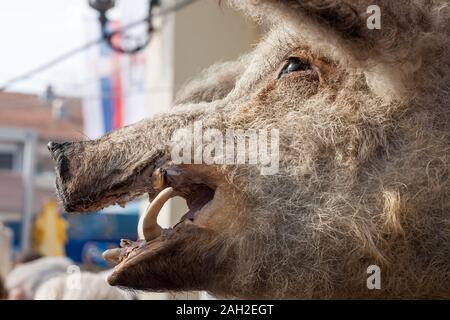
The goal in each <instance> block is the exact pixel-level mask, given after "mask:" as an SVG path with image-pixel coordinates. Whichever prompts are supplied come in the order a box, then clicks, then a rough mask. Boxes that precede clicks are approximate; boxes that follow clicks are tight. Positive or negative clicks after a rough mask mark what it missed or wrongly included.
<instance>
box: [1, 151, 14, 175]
mask: <svg viewBox="0 0 450 320" xmlns="http://www.w3.org/2000/svg"><path fill="white" fill-rule="evenodd" d="M13 169H14V155H13V154H12V153H9V152H0V170H10V171H11V170H13Z"/></svg>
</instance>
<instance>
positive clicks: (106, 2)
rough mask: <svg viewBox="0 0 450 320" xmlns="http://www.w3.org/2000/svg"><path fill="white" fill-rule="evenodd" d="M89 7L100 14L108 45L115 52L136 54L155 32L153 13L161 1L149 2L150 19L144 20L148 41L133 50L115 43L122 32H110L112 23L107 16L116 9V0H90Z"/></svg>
mask: <svg viewBox="0 0 450 320" xmlns="http://www.w3.org/2000/svg"><path fill="white" fill-rule="evenodd" d="M88 2H89V6H90V7H91V8H93V9H95V10H97V11H98V13H99V22H100V27H101V34H102V37H103V39H104V40H105V41H106V42H107V43H108V45H109V46H110V47H111V49H113V50H114V51H117V52H120V53H126V54H132V53H136V52H138V51H140V50H142V49H144V48H145V47H146V46H147V44H148V43H149V42H150V38H151V33H152V32H153V24H152V11H153V9H154V8H155V7H156V6H159V5H160V0H149V4H148V17H147V18H146V19H144V20H143V22H145V21H146V22H147V39H146V40H145V41H144V43H141V44H137V45H135V46H134V47H133V48H124V47H121V46H120V45H118V44H117V43H115V41H113V38H114V37H115V36H116V35H118V34H119V33H121V30H115V31H110V30H108V25H109V23H110V21H109V20H108V17H107V16H106V12H107V11H108V10H109V9H112V8H114V6H115V4H116V1H115V0H88Z"/></svg>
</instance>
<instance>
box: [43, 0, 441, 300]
mask: <svg viewBox="0 0 450 320" xmlns="http://www.w3.org/2000/svg"><path fill="white" fill-rule="evenodd" d="M373 2H374V3H373ZM230 3H231V5H233V6H234V7H236V8H237V9H240V10H243V11H244V12H245V13H247V14H248V15H249V16H251V17H252V18H254V19H255V20H256V21H259V22H261V23H263V24H264V25H265V26H266V28H267V29H268V30H269V31H268V33H267V35H266V36H265V37H264V39H263V40H262V41H261V43H260V44H259V45H258V46H257V47H256V48H255V49H254V50H253V51H252V52H250V53H248V54H246V55H244V56H242V57H240V58H239V59H238V60H236V61H231V62H227V63H222V64H219V65H215V66H213V67H211V68H210V69H208V70H206V71H205V72H203V73H202V74H201V75H200V76H199V77H198V79H196V80H194V81H192V82H191V83H189V84H187V85H186V87H185V88H184V89H183V90H182V91H181V92H180V94H179V95H178V97H177V100H176V103H175V106H174V107H173V108H172V109H171V110H170V111H168V112H166V113H162V114H160V115H158V116H155V117H153V118H151V119H146V120H143V121H141V122H138V123H136V124H133V125H130V126H127V127H124V128H121V129H118V130H115V131H113V132H110V133H108V134H107V135H105V136H103V137H101V138H99V139H96V140H91V141H79V142H69V143H62V144H59V143H49V149H50V151H51V153H52V155H53V158H54V159H55V163H56V174H57V181H56V186H57V191H58V195H59V197H60V200H61V203H62V204H63V206H64V208H65V210H67V211H68V212H88V211H94V210H98V209H101V208H103V207H106V206H108V205H111V204H114V203H119V204H122V203H125V202H127V201H130V200H132V199H134V198H136V197H137V196H140V195H142V194H146V193H148V194H149V197H150V200H151V204H150V206H149V208H148V210H147V211H146V214H145V215H144V216H143V218H142V219H141V221H140V224H139V234H140V240H139V241H136V242H134V241H123V243H122V247H121V248H118V249H114V250H112V251H109V252H106V253H105V257H106V258H108V259H109V260H111V261H114V262H115V263H116V264H117V266H116V267H115V271H114V273H113V274H112V275H111V276H110V278H109V282H110V284H112V285H118V286H124V287H129V288H134V289H141V290H151V291H164V290H173V291H186V290H207V291H209V292H211V293H213V294H215V295H218V296H225V297H230V296H233V297H244V298H367V297H369V298H418V297H449V296H450V282H449V281H448V279H449V277H450V264H449V263H448V261H449V259H450V228H449V225H448V223H449V221H450V196H449V190H450V185H449V167H450V166H449V150H450V144H449V142H450V135H449V127H448V123H449V120H450V117H449V115H450V109H449V105H450V104H449V102H450V88H449V83H450V72H449V71H450V58H449V56H448V54H447V53H448V51H449V50H450V37H449V33H450V28H449V24H450V22H449V21H450V19H449V18H450V8H449V3H448V2H446V1H425V0H423V1H419V0H414V1H402V0H400V1H362V0H360V1H331V0H328V1H327V0H309V1H307V0H303V1H302V0H290V1H288V0H286V1H276V0H272V1H270V0H265V1H263V0H262V1H231V2H230ZM373 4H375V5H377V8H379V9H380V13H381V29H376V28H375V29H373V28H369V27H368V23H367V21H368V19H369V18H370V12H372V11H370V10H368V9H370V8H369V6H370V5H373ZM374 12H376V10H375V11H374ZM196 125H197V126H199V125H201V128H203V129H205V130H206V129H212V130H213V131H210V133H211V132H212V133H211V134H209V135H204V134H203V135H201V137H200V138H199V137H198V135H196V134H195V126H196ZM186 128H188V129H186ZM189 128H191V129H189ZM180 129H182V130H185V129H186V130H187V131H182V132H184V133H185V137H190V138H192V139H193V140H195V139H200V140H199V141H200V143H199V144H197V145H196V144H195V141H193V142H192V145H191V146H193V147H192V148H188V149H185V150H184V151H185V154H184V155H183V159H185V160H186V161H182V162H180V161H179V159H174V155H179V153H178V151H179V150H180V143H181V142H180V140H177V139H175V138H174V137H178V138H180V136H183V134H181V135H180V134H179V133H180V131H179V130H180ZM239 130H244V131H245V132H247V133H249V132H250V133H251V134H257V136H258V137H263V136H261V134H262V133H267V135H266V136H265V139H262V138H261V139H258V140H257V142H258V145H257V147H254V146H253V147H251V146H250V145H251V143H247V144H248V145H249V154H248V159H247V158H246V159H245V160H247V161H245V163H242V161H241V162H239V161H237V159H236V154H234V155H229V154H228V155H229V156H230V158H229V159H228V160H230V161H226V159H225V160H224V158H223V157H220V155H221V152H220V150H219V149H215V150H214V152H211V149H208V148H205V140H206V142H209V143H211V142H212V141H216V142H217V141H223V143H224V144H225V143H226V141H227V138H226V137H231V140H228V145H225V147H224V149H223V150H222V154H223V153H226V152H227V150H231V149H232V148H231V146H233V147H236V148H234V150H237V146H238V145H239V144H241V146H242V145H243V144H242V139H240V138H239V137H237V135H233V134H234V133H236V132H240V131H239ZM246 130H247V131H246ZM252 130H253V131H252ZM201 132H205V131H201ZM230 132H231V134H230ZM190 133H192V136H190ZM241 138H242V137H241ZM202 139H203V140H202ZM221 139H223V140H221ZM245 139H246V138H244V140H245ZM230 141H231V142H230ZM262 142H266V143H262ZM247 144H246V143H245V141H244V145H247ZM199 145H200V146H203V147H204V148H203V149H201V150H200V153H199V149H198V146H199ZM217 145H220V143H219V144H217ZM195 146H197V147H195ZM274 146H276V148H274ZM264 148H266V150H267V151H268V153H270V155H271V157H269V158H270V159H272V160H274V161H276V165H275V163H272V161H269V162H267V161H266V162H264V161H262V158H263V157H261V154H262V153H261V150H263V149H264ZM174 150H178V151H177V152H174ZM186 150H188V151H186ZM186 152H187V153H186ZM255 154H257V155H258V156H257V157H256V158H252V159H253V160H254V161H251V157H252V155H253V156H254V155H255ZM274 154H275V156H273V155H274ZM196 155H197V156H198V155H201V156H202V157H198V158H196ZM205 156H209V158H208V159H209V160H208V161H206V160H205ZM244 158H245V157H244ZM198 160H200V161H198ZM233 160H234V161H233ZM241 160H242V159H241ZM260 160H261V161H260ZM269 166H271V168H272V169H273V168H275V169H276V170H269V171H267V170H266V172H265V171H264V169H267V168H268V167H269ZM174 196H181V197H183V198H185V199H186V202H187V205H188V207H189V211H188V212H187V213H186V215H184V216H183V218H182V219H181V220H180V221H179V222H178V223H177V224H176V225H174V226H173V227H172V228H169V229H163V228H161V227H159V226H158V225H157V223H156V217H157V215H158V212H159V210H160V208H161V207H162V205H163V204H164V203H165V202H166V201H167V200H168V199H170V198H172V197H174ZM371 266H377V267H378V268H379V270H380V272H381V286H380V288H379V289H375V290H370V288H368V285H367V278H368V276H369V275H368V273H367V272H368V270H371V269H370V268H371ZM372 289H373V288H372Z"/></svg>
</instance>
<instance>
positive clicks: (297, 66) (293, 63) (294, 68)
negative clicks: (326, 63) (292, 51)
mask: <svg viewBox="0 0 450 320" xmlns="http://www.w3.org/2000/svg"><path fill="white" fill-rule="evenodd" d="M309 69H311V66H310V64H309V63H307V62H305V61H302V60H301V59H299V58H296V57H291V58H289V59H288V60H287V61H286V63H285V65H284V66H283V68H282V69H281V71H280V73H279V74H278V78H277V79H280V78H281V77H282V76H284V75H286V74H288V73H291V72H298V71H306V70H309Z"/></svg>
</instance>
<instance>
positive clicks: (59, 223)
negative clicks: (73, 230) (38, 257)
mask: <svg viewBox="0 0 450 320" xmlns="http://www.w3.org/2000/svg"><path fill="white" fill-rule="evenodd" d="M66 229H67V222H66V221H65V220H64V219H63V218H62V217H61V214H60V213H59V211H58V205H57V203H56V201H55V200H48V201H47V202H46V203H45V204H44V205H43V207H42V209H41V211H40V212H39V214H38V215H37V217H36V220H35V222H34V226H33V247H34V248H35V249H36V250H38V251H39V252H40V253H41V254H43V255H45V256H64V255H65V250H64V245H65V243H66V241H67V235H66Z"/></svg>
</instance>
